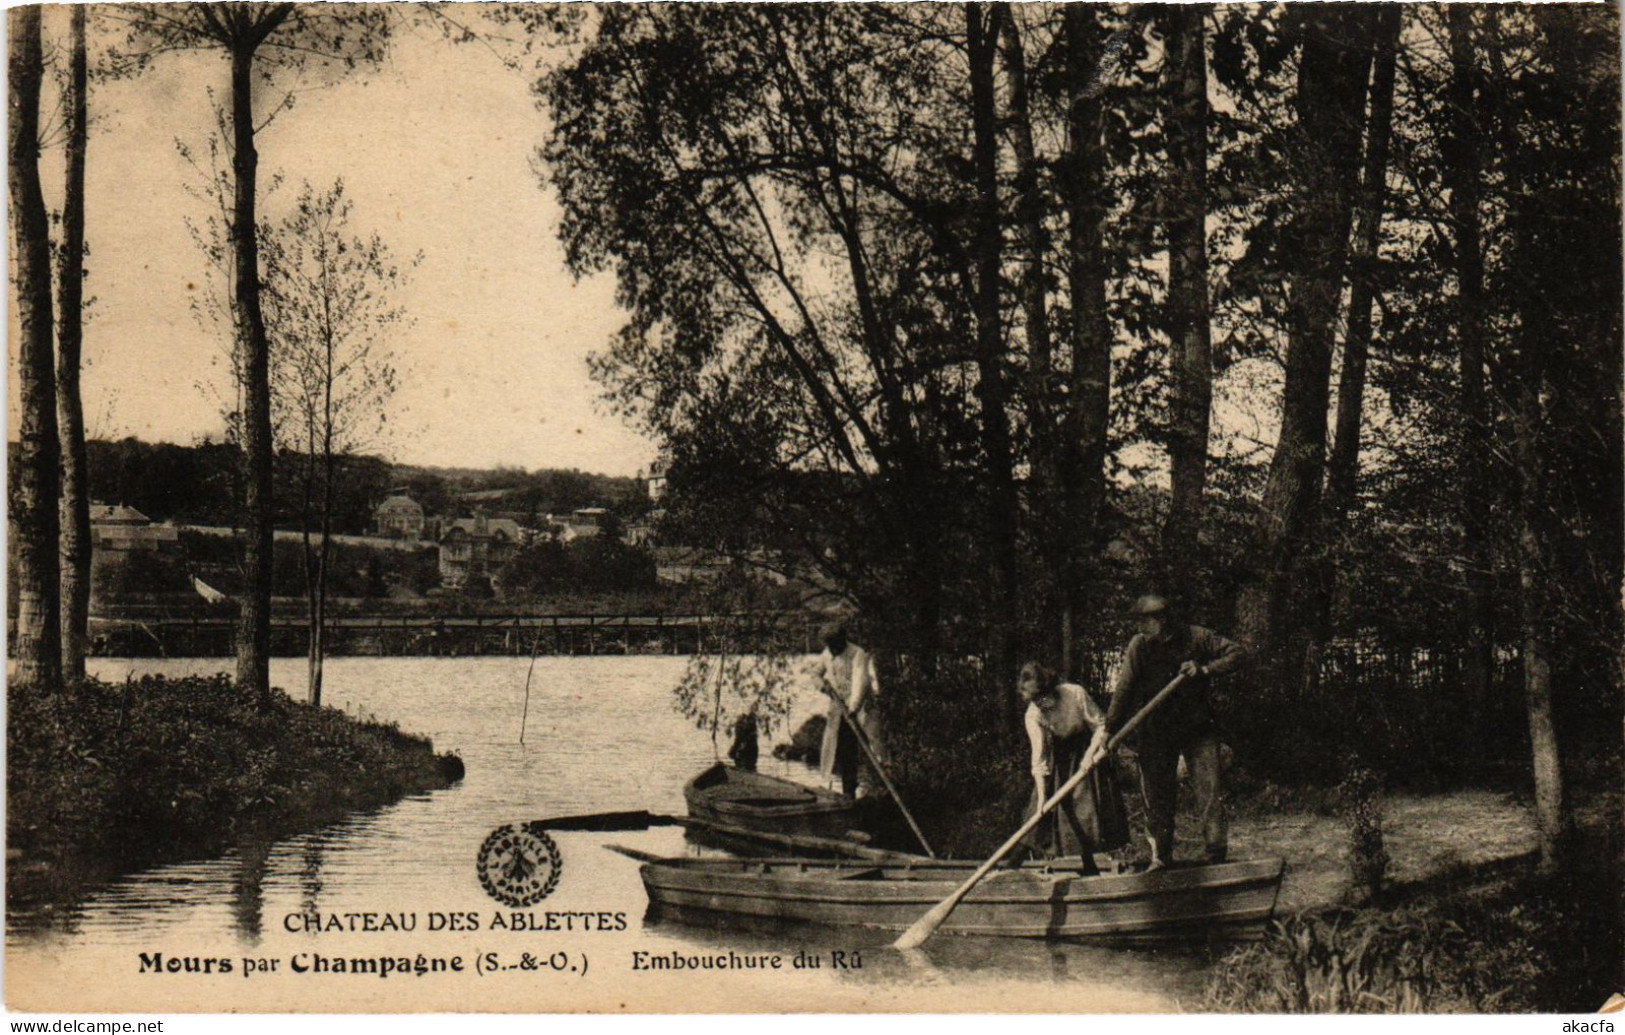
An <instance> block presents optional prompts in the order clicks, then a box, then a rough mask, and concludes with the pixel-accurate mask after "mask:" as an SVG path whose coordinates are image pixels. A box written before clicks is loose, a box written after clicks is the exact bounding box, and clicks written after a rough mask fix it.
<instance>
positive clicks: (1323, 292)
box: [1237, 5, 1374, 693]
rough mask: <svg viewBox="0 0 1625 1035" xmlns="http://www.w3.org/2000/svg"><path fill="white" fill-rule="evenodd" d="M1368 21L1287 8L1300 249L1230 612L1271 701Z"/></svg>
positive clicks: (1301, 533) (1308, 527)
mask: <svg viewBox="0 0 1625 1035" xmlns="http://www.w3.org/2000/svg"><path fill="white" fill-rule="evenodd" d="M1373 13H1374V11H1367V10H1362V9H1360V8H1359V7H1357V6H1355V5H1324V6H1322V5H1304V6H1301V7H1289V8H1288V9H1287V17H1288V18H1289V19H1290V20H1292V21H1293V22H1295V23H1296V25H1295V29H1296V31H1297V33H1298V34H1299V36H1300V37H1301V39H1302V41H1303V46H1302V51H1301V54H1300V57H1299V61H1298V97H1297V111H1298V123H1297V129H1296V132H1295V134H1294V137H1293V148H1294V154H1293V158H1294V161H1295V163H1296V166H1297V183H1296V187H1297V190H1296V191H1295V197H1296V219H1295V221H1294V227H1293V232H1292V237H1293V240H1294V242H1295V247H1296V248H1297V249H1298V252H1297V260H1296V268H1295V269H1294V270H1293V271H1292V275H1291V299H1290V301H1289V302H1288V308H1287V352H1286V378H1285V380H1286V383H1285V387H1284V389H1283V391H1282V399H1281V431H1280V437H1279V439H1278V440H1277V442H1276V446H1275V455H1274V456H1273V458H1272V459H1271V461H1270V473H1269V481H1268V483H1267V485H1266V487H1265V490H1264V501H1263V506H1262V510H1261V513H1260V514H1259V533H1260V534H1259V537H1258V538H1259V562H1258V572H1257V574H1256V575H1255V577H1254V579H1253V581H1252V582H1251V583H1250V584H1249V585H1247V586H1246V587H1245V588H1244V590H1243V592H1242V596H1241V600H1240V603H1239V606H1238V612H1239V613H1238V615H1237V618H1238V627H1239V631H1240V633H1241V636H1242V638H1243V640H1244V641H1246V642H1247V643H1248V644H1249V645H1251V646H1252V648H1253V649H1254V650H1255V651H1256V652H1257V656H1258V661H1259V675H1260V677H1261V679H1260V681H1261V683H1262V684H1263V686H1264V688H1265V689H1266V691H1268V690H1274V691H1275V692H1277V693H1281V692H1285V691H1286V690H1287V689H1288V688H1292V689H1297V688H1300V687H1301V686H1302V684H1303V667H1304V665H1303V662H1304V658H1303V653H1302V651H1303V650H1304V649H1305V648H1306V644H1305V643H1304V642H1303V639H1299V638H1294V640H1293V642H1291V643H1288V642H1285V638H1284V637H1283V636H1282V631H1283V629H1284V622H1283V618H1284V617H1285V615H1286V613H1287V609H1288V608H1289V607H1291V606H1293V605H1295V604H1296V603H1297V600H1296V599H1295V596H1294V594H1293V582H1294V576H1295V575H1296V574H1297V570H1298V567H1299V562H1300V560H1301V559H1302V557H1303V555H1304V552H1305V547H1306V546H1307V544H1308V543H1309V541H1310V539H1311V537H1312V535H1313V532H1314V529H1315V523H1316V520H1317V518H1318V516H1319V510H1320V504H1321V489H1322V485H1321V482H1322V479H1323V478H1324V476H1325V467H1326V417H1327V411H1328V408H1329V406H1330V394H1331V368H1332V342H1333V338H1334V334H1335V329H1336V322H1337V309H1338V302H1339V299H1340V296H1341V294H1342V288H1343V275H1344V272H1345V269H1346V267H1347V260H1348V239H1349V223H1350V217H1351V212H1352V209H1353V194H1354V190H1355V187H1356V185H1357V183H1358V179H1359V168H1360V126H1361V123H1362V119H1363V116H1364V113H1365V97H1366V82H1367V79H1368V77H1369V75H1370V68H1371V48H1370V32H1369V29H1368V24H1369V22H1370V20H1371V18H1372V16H1373Z"/></svg>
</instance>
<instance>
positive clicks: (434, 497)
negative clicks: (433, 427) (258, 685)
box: [89, 438, 648, 535]
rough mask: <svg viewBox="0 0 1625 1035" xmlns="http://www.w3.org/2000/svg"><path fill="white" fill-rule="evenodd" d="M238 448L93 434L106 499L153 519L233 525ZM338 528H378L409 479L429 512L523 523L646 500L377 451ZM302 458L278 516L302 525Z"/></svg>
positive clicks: (101, 495) (349, 486)
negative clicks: (377, 515) (388, 502)
mask: <svg viewBox="0 0 1625 1035" xmlns="http://www.w3.org/2000/svg"><path fill="white" fill-rule="evenodd" d="M237 463H238V453H237V449H236V447H234V446H232V445H229V444H226V443H212V442H211V443H203V444H199V445H194V446H182V445H176V444H174V443H169V442H143V441H141V440H140V439H136V438H124V439H119V440H117V441H111V442H109V441H99V440H98V441H92V442H90V443H89V464H90V494H91V497H92V498H93V499H95V500H98V501H101V502H104V503H122V504H125V505H127V506H131V507H134V508H136V509H137V510H139V511H141V512H142V513H143V514H145V515H146V516H147V517H149V518H151V519H152V520H154V521H175V522H177V523H180V524H193V525H230V524H231V523H232V522H233V520H234V518H235V515H236V512H237V504H236V502H235V501H236V498H237V495H238V494H237V492H236V490H235V485H236V479H237ZM341 464H342V468H341V471H340V474H339V477H338V478H337V479H336V490H337V493H338V500H337V505H336V506H335V510H334V515H333V517H334V524H333V530H334V531H335V532H336V533H338V534H341V535H362V534H365V533H367V532H369V531H371V530H372V511H373V508H374V507H376V506H377V505H378V503H379V501H381V500H382V499H383V498H384V497H385V496H386V495H387V494H388V493H389V492H390V491H391V490H394V489H399V488H405V489H407V490H408V491H410V492H411V494H412V496H413V498H415V499H416V500H417V501H418V502H419V503H421V504H422V505H423V508H424V510H425V511H426V512H427V513H428V514H430V515H437V516H450V517H465V516H468V515H470V514H472V513H473V511H474V508H475V507H481V508H483V509H484V510H485V511H486V512H487V513H488V514H491V515H493V516H503V517H511V518H513V519H514V520H516V521H519V522H520V523H521V524H527V523H534V521H535V520H536V519H537V518H539V517H540V516H541V515H545V514H550V513H551V514H560V513H568V512H569V511H572V510H575V509H577V508H580V507H604V508H606V509H608V510H609V511H611V512H612V513H614V514H615V515H616V516H617V517H619V518H621V519H622V520H626V519H629V518H633V517H636V516H638V515H639V514H642V513H643V512H644V511H645V510H647V509H648V496H647V493H646V492H645V490H644V485H643V483H642V481H640V480H639V479H637V478H617V477H612V476H610V475H602V474H590V473H587V472H583V471H574V470H569V471H565V470H550V469H539V470H536V471H531V472H527V471H525V470H523V469H520V468H516V467H498V468H495V469H493V470H476V469H470V468H438V467H421V466H414V465H407V464H392V463H390V462H389V461H387V460H382V459H379V458H377V457H368V456H352V457H345V458H344V459H343V460H342V461H341ZM303 467H304V458H303V456H302V455H300V454H298V453H294V452H291V451H286V452H284V453H282V454H281V455H279V456H278V457H277V466H276V473H275V478H276V504H277V510H276V525H277V527H279V528H297V527H298V526H299V507H300V501H301V499H302V498H303V493H302V485H301V473H302V470H303Z"/></svg>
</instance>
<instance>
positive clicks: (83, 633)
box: [56, 4, 90, 686]
mask: <svg viewBox="0 0 1625 1035" xmlns="http://www.w3.org/2000/svg"><path fill="white" fill-rule="evenodd" d="M71 19H72V21H71V29H70V32H71V42H70V47H71V52H72V55H71V57H70V60H69V65H68V87H67V97H66V98H65V101H66V103H65V107H66V109H67V119H68V127H67V129H68V141H67V183H66V186H65V190H64V193H63V202H62V247H61V250H60V251H59V252H58V254H57V283H58V285H59V288H58V298H57V305H58V320H57V331H58V333H57V356H56V381H57V387H56V390H57V397H56V420H57V435H58V439H59V446H60V448H61V451H62V504H61V508H60V520H61V524H62V528H61V550H60V552H61V565H62V573H61V587H62V632H61V637H62V644H61V646H62V680H63V682H64V683H65V684H67V685H69V686H74V685H77V684H79V683H81V682H83V681H84V678H85V651H86V640H87V632H88V629H89V625H90V489H89V470H88V463H89V461H88V459H87V457H86V452H85V415H84V405H83V403H82V402H81V399H80V393H79V356H80V344H81V342H82V341H83V330H84V313H83V311H82V310H83V306H84V276H85V150H86V144H87V141H88V135H87V133H86V118H85V114H86V96H85V94H86V89H87V83H88V76H87V74H86V61H85V7H84V5H83V4H75V5H74V6H73V11H72V15H71Z"/></svg>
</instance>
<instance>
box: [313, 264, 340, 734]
mask: <svg viewBox="0 0 1625 1035" xmlns="http://www.w3.org/2000/svg"><path fill="white" fill-rule="evenodd" d="M324 266H325V257H324ZM322 277H323V281H324V283H323V287H322V329H323V336H324V337H325V338H326V342H325V349H324V353H323V360H324V365H323V368H322V545H321V552H319V553H318V554H317V555H316V607H315V610H314V611H313V613H312V616H311V630H310V634H311V641H310V642H311V671H310V703H311V704H315V705H320V704H321V703H322V670H323V667H324V666H325V664H326V661H327V572H328V564H329V562H330V561H331V560H332V556H333V553H332V548H333V479H334V472H333V463H334V456H333V434H334V430H333V419H334V414H333V378H334V372H333V341H334V334H335V332H334V330H333V317H332V303H333V292H332V291H331V290H330V289H329V288H328V286H327V284H326V278H327V272H326V269H325V268H324V270H323V273H322Z"/></svg>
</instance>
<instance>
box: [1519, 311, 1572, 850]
mask: <svg viewBox="0 0 1625 1035" xmlns="http://www.w3.org/2000/svg"><path fill="white" fill-rule="evenodd" d="M1525 326H1526V328H1528V327H1529V326H1530V325H1528V324H1526V325H1525ZM1534 326H1540V325H1539V324H1537V325H1534ZM1523 336H1524V343H1523V344H1524V348H1525V349H1526V350H1530V349H1533V350H1539V349H1540V348H1541V347H1542V346H1541V344H1539V343H1536V342H1534V341H1532V339H1533V337H1534V334H1533V332H1532V330H1528V329H1526V330H1525V331H1524V332H1523ZM1520 365H1521V366H1522V367H1523V370H1522V371H1521V377H1520V384H1519V385H1518V386H1517V389H1516V392H1517V404H1516V405H1517V413H1516V416H1515V418H1514V425H1515V433H1516V435H1517V442H1516V446H1515V448H1514V455H1515V457H1516V460H1515V463H1516V465H1517V472H1518V474H1517V478H1518V584H1519V590H1520V598H1521V599H1520V614H1521V625H1522V627H1523V628H1522V640H1523V681H1524V703H1525V706H1526V708H1527V711H1528V715H1529V747H1530V758H1531V764H1532V767H1533V772H1534V779H1535V828H1536V831H1537V833H1538V838H1539V845H1540V868H1541V870H1542V871H1544V872H1552V871H1554V870H1556V869H1558V868H1559V867H1560V866H1561V865H1562V862H1563V849H1564V847H1565V844H1566V842H1567V840H1568V809H1567V806H1566V804H1565V801H1564V797H1565V795H1564V787H1563V783H1564V781H1563V760H1562V753H1561V751H1560V750H1559V747H1558V738H1557V726H1556V722H1555V718H1554V714H1553V706H1552V646H1553V644H1552V631H1551V617H1552V615H1551V612H1552V606H1551V596H1550V592H1549V590H1548V588H1547V586H1548V580H1549V579H1551V578H1552V577H1553V574H1554V573H1553V572H1552V571H1550V570H1549V565H1548V563H1547V558H1546V542H1545V536H1546V532H1545V529H1544V528H1543V510H1544V508H1545V505H1546V503H1545V498H1544V488H1545V477H1544V474H1545V472H1544V464H1545V454H1544V450H1543V448H1542V443H1541V424H1542V420H1543V415H1542V412H1541V411H1542V406H1541V396H1542V395H1543V394H1544V377H1543V374H1542V371H1540V370H1539V369H1538V368H1539V366H1540V361H1539V360H1527V359H1526V360H1525V361H1524V362H1523V363H1522V364H1520Z"/></svg>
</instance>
